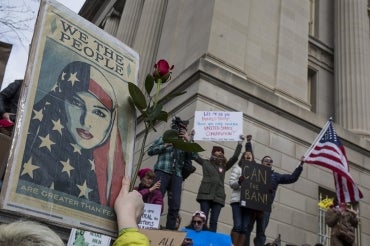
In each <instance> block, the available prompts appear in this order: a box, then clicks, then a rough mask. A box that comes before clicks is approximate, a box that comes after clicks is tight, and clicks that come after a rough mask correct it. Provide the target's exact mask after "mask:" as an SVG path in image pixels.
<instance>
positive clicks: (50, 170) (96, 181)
mask: <svg viewBox="0 0 370 246" xmlns="http://www.w3.org/2000/svg"><path fill="white" fill-rule="evenodd" d="M93 72H94V71H92V67H91V65H89V64H87V63H84V62H78V61H76V62H72V63H70V64H68V65H67V66H66V67H65V68H64V69H63V71H62V72H61V74H60V75H59V76H58V80H57V82H56V83H55V85H54V87H53V88H52V89H51V90H50V91H49V92H48V93H46V94H45V92H43V94H44V97H42V98H41V99H40V100H39V101H38V102H36V103H35V104H34V105H33V110H32V116H31V120H30V125H29V127H28V135H27V140H26V148H25V150H24V154H23V161H22V163H23V165H22V168H21V172H20V179H22V180H23V181H27V182H30V183H33V184H37V185H40V186H43V187H47V188H49V189H52V190H55V191H59V192H63V193H65V194H69V195H71V196H75V197H78V198H82V199H88V200H90V201H92V202H96V203H98V204H101V205H105V206H111V207H113V204H114V200H115V198H116V197H117V195H118V193H119V190H120V184H121V180H122V177H123V176H124V172H125V171H124V170H125V161H124V157H123V150H122V142H121V138H120V133H119V129H118V128H117V127H115V123H116V121H115V120H113V123H112V125H113V127H112V130H110V131H109V130H107V132H106V135H105V136H106V137H105V138H103V139H102V140H101V142H100V143H99V142H97V143H96V146H95V147H93V148H82V147H81V146H80V145H78V143H77V142H76V140H75V139H74V138H73V136H72V134H71V132H70V131H69V130H68V129H67V127H66V126H67V121H68V116H67V113H66V109H65V102H66V101H67V99H68V98H70V97H71V95H73V94H74V93H77V92H87V91H88V92H89V93H93V92H95V93H98V94H97V95H95V94H94V96H96V97H97V99H98V100H101V101H102V102H103V103H106V104H107V103H109V102H113V101H112V100H113V99H112V98H111V95H112V94H113V93H110V94H108V93H106V92H105V91H103V88H102V87H101V88H100V87H99V86H100V84H99V85H97V84H92V82H94V81H93V79H91V78H92V76H93V75H92V73H93ZM95 74H96V72H95ZM99 83H101V84H102V85H103V83H104V81H99ZM106 83H108V81H107V82H106ZM92 86H93V87H94V88H91V87H92ZM104 88H106V87H104ZM99 89H100V91H99ZM108 89H109V88H108ZM109 105H114V104H113V103H110V104H109ZM112 110H114V109H112ZM100 130H101V131H103V130H104V129H100Z"/></svg>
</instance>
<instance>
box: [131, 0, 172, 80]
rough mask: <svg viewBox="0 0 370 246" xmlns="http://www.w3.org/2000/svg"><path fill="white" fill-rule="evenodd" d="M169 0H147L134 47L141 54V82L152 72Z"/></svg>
mask: <svg viewBox="0 0 370 246" xmlns="http://www.w3.org/2000/svg"><path fill="white" fill-rule="evenodd" d="M166 9H167V0H145V2H144V6H143V11H142V14H141V18H140V24H139V28H138V30H137V33H136V37H135V41H134V45H133V49H134V50H136V51H137V52H139V55H140V72H139V78H140V82H141V83H142V81H143V80H144V79H145V77H146V75H147V74H148V73H151V72H152V68H153V65H154V62H155V58H156V57H155V56H156V54H157V49H158V44H159V39H160V37H161V32H162V26H163V21H164V17H165V13H166Z"/></svg>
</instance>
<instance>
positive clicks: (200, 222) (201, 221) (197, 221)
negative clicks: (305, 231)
mask: <svg viewBox="0 0 370 246" xmlns="http://www.w3.org/2000/svg"><path fill="white" fill-rule="evenodd" d="M191 223H193V225H195V224H197V225H201V224H203V220H193V221H192V222H191Z"/></svg>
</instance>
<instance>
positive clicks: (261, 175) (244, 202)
mask: <svg viewBox="0 0 370 246" xmlns="http://www.w3.org/2000/svg"><path fill="white" fill-rule="evenodd" d="M242 175H243V177H244V181H243V182H242V184H241V189H240V205H241V206H244V207H247V208H252V209H255V210H258V211H271V203H272V194H271V191H270V187H271V168H270V167H267V166H264V165H261V164H257V163H256V162H255V161H253V162H250V161H243V163H242Z"/></svg>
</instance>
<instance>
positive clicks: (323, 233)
mask: <svg viewBox="0 0 370 246" xmlns="http://www.w3.org/2000/svg"><path fill="white" fill-rule="evenodd" d="M335 197H336V194H335V192H334V191H330V190H327V189H325V188H322V187H319V201H322V200H324V199H326V198H332V199H334V198H335ZM351 208H352V209H354V210H358V212H359V207H358V205H357V206H356V207H355V206H354V205H353V204H351ZM325 212H326V209H323V208H321V207H319V242H320V243H321V244H322V245H324V246H329V245H330V234H331V228H330V227H329V226H327V225H326V223H325ZM355 245H357V246H361V220H360V221H359V223H358V226H357V229H356V239H355Z"/></svg>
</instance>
